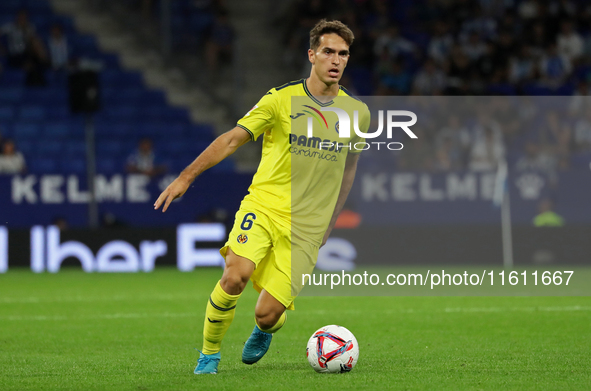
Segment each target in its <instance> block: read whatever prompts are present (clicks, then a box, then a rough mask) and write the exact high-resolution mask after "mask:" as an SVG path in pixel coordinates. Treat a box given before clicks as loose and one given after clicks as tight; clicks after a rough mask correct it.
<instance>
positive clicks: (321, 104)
mask: <svg viewBox="0 0 591 391" xmlns="http://www.w3.org/2000/svg"><path fill="white" fill-rule="evenodd" d="M302 86H303V87H304V91H306V95H308V96H309V97H310V99H312V100H313V101H314V103H316V104H317V105H318V106H322V107H326V106H330V105H332V104H333V103H334V102H333V101H332V100H330V101H328V102H326V103H322V102H320V101H319V100H318V99H316V98H315V97H314V96H313V95H312V94H310V91H309V90H308V86H306V79H302ZM340 90H341V88H340V87H339V91H340Z"/></svg>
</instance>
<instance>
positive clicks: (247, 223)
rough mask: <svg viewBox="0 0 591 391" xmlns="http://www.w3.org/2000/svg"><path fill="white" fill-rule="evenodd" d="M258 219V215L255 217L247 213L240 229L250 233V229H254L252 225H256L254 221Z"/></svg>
mask: <svg viewBox="0 0 591 391" xmlns="http://www.w3.org/2000/svg"><path fill="white" fill-rule="evenodd" d="M256 219H257V215H255V214H254V213H247V214H246V215H245V216H244V219H242V224H240V229H242V230H243V231H248V230H249V229H251V228H252V225H253V224H254V220H256Z"/></svg>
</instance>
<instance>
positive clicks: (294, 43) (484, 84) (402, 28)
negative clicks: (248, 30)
mask: <svg viewBox="0 0 591 391" xmlns="http://www.w3.org/2000/svg"><path fill="white" fill-rule="evenodd" d="M321 18H335V19H339V20H341V21H343V22H344V23H346V24H347V25H348V26H349V27H350V28H351V29H352V30H353V32H354V34H355V42H354V44H353V46H352V47H351V57H350V60H349V65H348V68H347V71H346V72H345V75H344V77H343V80H342V83H341V84H343V85H344V86H345V87H347V88H348V89H349V90H350V91H352V92H353V93H354V94H357V95H378V96H381V95H394V96H397V95H398V96H399V95H410V96H417V97H419V96H438V95H444V96H466V95H469V96H494V95H504V96H507V97H506V98H503V99H499V100H498V101H494V102H492V103H491V104H493V105H492V106H488V107H480V108H474V107H473V109H475V110H476V111H475V112H472V113H471V115H464V116H462V115H450V114H449V113H452V112H454V110H453V108H450V107H448V106H447V105H446V104H445V103H442V102H443V101H433V100H432V102H438V103H437V105H438V104H441V106H440V107H437V105H433V107H429V110H425V111H424V113H423V114H422V115H420V114H419V118H420V119H421V121H420V122H419V124H420V125H421V126H420V127H419V131H418V133H420V135H419V138H418V139H417V140H406V141H408V142H405V143H404V145H405V153H401V154H400V155H399V156H400V157H399V159H398V160H397V164H398V166H399V168H400V169H409V170H430V171H449V170H458V169H459V170H463V169H468V170H492V169H496V167H497V166H498V163H499V162H500V161H508V162H509V164H510V167H514V168H516V169H518V170H526V169H534V170H541V171H545V172H547V173H555V172H556V171H557V170H559V169H566V168H569V167H584V168H588V167H589V162H590V161H591V114H587V113H588V112H589V108H591V107H590V105H589V102H590V100H589V99H588V98H586V96H587V95H589V92H590V91H591V90H590V88H591V87H590V86H591V84H590V81H591V3H589V2H585V1H574V0H547V1H542V0H522V1H520V0H478V1H470V0H416V1H410V0H397V1H392V0H312V1H303V0H301V1H300V0H295V1H292V2H291V6H290V7H289V8H287V10H286V12H284V13H283V15H282V16H281V17H280V18H279V22H280V23H278V25H280V26H285V28H284V29H283V43H284V46H285V52H284V64H285V65H286V66H287V67H289V68H291V69H292V70H293V71H294V72H297V73H299V74H301V75H306V73H307V72H309V64H308V63H307V57H306V56H302V55H301V53H304V52H305V51H307V49H308V48H309V30H310V29H311V27H312V26H314V24H315V23H316V22H317V21H318V20H319V19H321ZM550 95H559V96H563V97H562V98H559V97H555V98H552V99H551V98H548V99H547V100H546V101H545V102H543V101H542V102H535V101H534V100H527V99H524V100H521V101H519V102H517V103H516V102H515V101H514V100H512V99H510V98H509V96H511V97H516V96H550ZM565 95H568V96H572V97H568V98H566V97H564V96H565ZM419 101H422V100H421V99H419ZM423 102H425V101H423ZM452 102H453V100H452ZM425 104H426V105H427V106H428V104H427V103H425ZM462 104H466V102H463V103H462ZM466 107H471V106H470V105H469V104H468V105H467V106H466ZM419 111H420V109H419ZM437 112H438V113H440V114H441V116H439V117H438V118H437V119H436V120H432V119H433V118H436V117H437V115H436V114H434V113H437ZM456 112H457V111H456ZM425 118H429V119H431V120H429V121H425ZM442 124H444V125H442Z"/></svg>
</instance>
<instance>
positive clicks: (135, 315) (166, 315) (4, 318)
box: [0, 305, 591, 321]
mask: <svg viewBox="0 0 591 391" xmlns="http://www.w3.org/2000/svg"><path fill="white" fill-rule="evenodd" d="M337 311H338V313H339V314H342V313H346V314H360V313H361V312H362V311H359V310H334V311H330V310H311V311H305V312H306V314H313V315H329V314H332V313H335V312H337ZM574 311H584V312H586V311H591V307H585V306H578V305H575V306H566V307H511V308H503V307H466V308H463V307H455V308H444V309H441V310H437V311H428V310H422V309H418V310H417V309H413V308H406V309H398V310H384V311H381V312H380V313H381V314H401V313H405V314H411V313H417V314H420V313H447V314H451V313H475V312H488V313H501V312H574ZM201 314H202V312H200V311H196V312H191V313H188V312H186V313H170V312H164V313H147V312H141V313H115V314H102V315H88V316H67V315H31V316H20V315H8V316H0V321H71V320H98V319H143V318H192V317H199V316H201ZM237 315H246V314H245V313H241V314H237ZM248 316H250V314H249V315H248Z"/></svg>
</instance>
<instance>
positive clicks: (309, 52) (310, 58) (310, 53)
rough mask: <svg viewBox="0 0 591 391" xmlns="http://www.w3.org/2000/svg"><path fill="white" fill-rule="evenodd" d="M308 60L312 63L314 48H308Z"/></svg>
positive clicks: (314, 59) (313, 60)
mask: <svg viewBox="0 0 591 391" xmlns="http://www.w3.org/2000/svg"><path fill="white" fill-rule="evenodd" d="M308 60H309V61H310V62H311V63H312V65H314V62H315V61H316V58H315V56H314V50H312V49H308Z"/></svg>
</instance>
